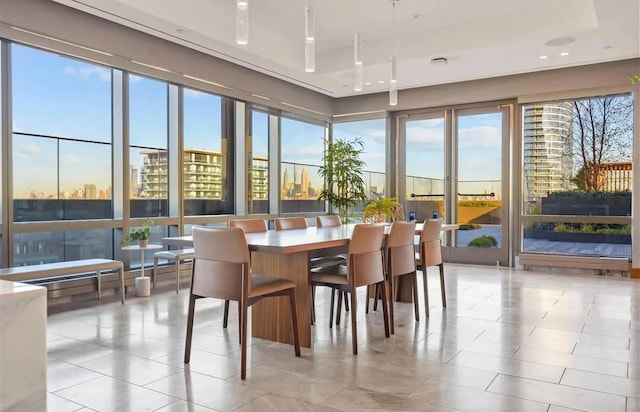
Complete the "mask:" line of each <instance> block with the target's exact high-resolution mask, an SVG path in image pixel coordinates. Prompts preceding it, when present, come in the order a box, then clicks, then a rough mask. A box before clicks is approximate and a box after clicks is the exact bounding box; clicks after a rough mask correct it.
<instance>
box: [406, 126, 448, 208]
mask: <svg viewBox="0 0 640 412" xmlns="http://www.w3.org/2000/svg"><path fill="white" fill-rule="evenodd" d="M444 133H445V122H444V118H442V117H436V118H432V119H422V120H408V121H407V122H406V159H407V161H406V167H407V180H406V185H407V189H406V190H407V191H406V193H407V198H406V205H407V207H406V210H405V214H406V216H407V218H411V217H413V216H415V219H417V220H418V221H424V220H425V219H429V218H432V217H433V216H434V215H436V214H437V215H438V216H443V213H444V194H445V192H444V189H445V188H444V176H445V174H444V173H445V165H444V141H445V140H444Z"/></svg>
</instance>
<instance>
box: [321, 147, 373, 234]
mask: <svg viewBox="0 0 640 412" xmlns="http://www.w3.org/2000/svg"><path fill="white" fill-rule="evenodd" d="M326 147H327V148H326V150H325V152H324V157H323V166H320V171H319V174H320V176H322V177H323V178H324V180H325V182H326V186H325V189H323V190H322V192H320V196H319V197H318V199H319V200H326V201H328V202H329V204H330V205H331V206H332V208H334V209H336V210H337V211H338V215H339V216H340V218H341V220H342V222H343V223H346V222H347V219H348V216H349V209H350V208H352V207H354V206H356V205H358V203H360V202H362V201H364V200H367V195H366V193H365V182H364V177H363V172H362V170H363V168H364V166H365V165H366V164H365V162H364V161H362V160H361V159H360V155H361V154H362V153H363V152H364V144H363V143H362V139H361V138H359V137H358V138H355V139H353V140H347V139H339V138H338V139H335V140H334V141H333V142H327V145H326Z"/></svg>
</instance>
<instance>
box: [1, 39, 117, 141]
mask: <svg viewBox="0 0 640 412" xmlns="http://www.w3.org/2000/svg"><path fill="white" fill-rule="evenodd" d="M11 67H12V72H11V79H12V83H11V87H12V93H13V94H12V104H13V108H12V111H13V129H14V132H15V133H32V134H39V135H45V136H59V137H67V138H74V139H79V140H90V141H94V142H103V143H111V69H108V68H106V67H101V66H97V65H93V64H88V63H85V62H81V61H77V60H73V59H69V58H66V57H62V56H59V55H56V54H52V53H47V52H43V51H40V50H36V49H32V48H30V47H25V46H21V45H18V44H12V45H11Z"/></svg>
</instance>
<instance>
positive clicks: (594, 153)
mask: <svg viewBox="0 0 640 412" xmlns="http://www.w3.org/2000/svg"><path fill="white" fill-rule="evenodd" d="M522 118H523V126H522V130H523V159H522V165H523V172H524V187H523V209H524V210H523V219H522V220H523V222H524V223H523V228H522V229H523V246H522V249H523V250H524V251H527V252H545V253H560V254H570V255H589V256H608V257H631V217H630V216H631V200H632V197H631V188H632V186H631V183H632V175H633V164H632V155H633V152H632V147H633V127H634V125H633V96H632V95H614V96H594V97H591V98H585V99H579V100H566V101H559V102H540V103H535V104H530V105H527V106H524V107H523V109H522Z"/></svg>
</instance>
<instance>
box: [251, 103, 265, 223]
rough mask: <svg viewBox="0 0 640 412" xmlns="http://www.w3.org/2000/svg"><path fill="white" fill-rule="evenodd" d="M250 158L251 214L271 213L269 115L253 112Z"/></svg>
mask: <svg viewBox="0 0 640 412" xmlns="http://www.w3.org/2000/svg"><path fill="white" fill-rule="evenodd" d="M247 156H248V158H249V170H248V173H249V179H248V181H249V187H248V188H247V193H248V195H249V202H248V203H249V205H248V207H249V214H256V213H269V115H268V114H267V113H263V112H259V111H256V110H252V111H251V135H250V138H249V139H248V141H247Z"/></svg>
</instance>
